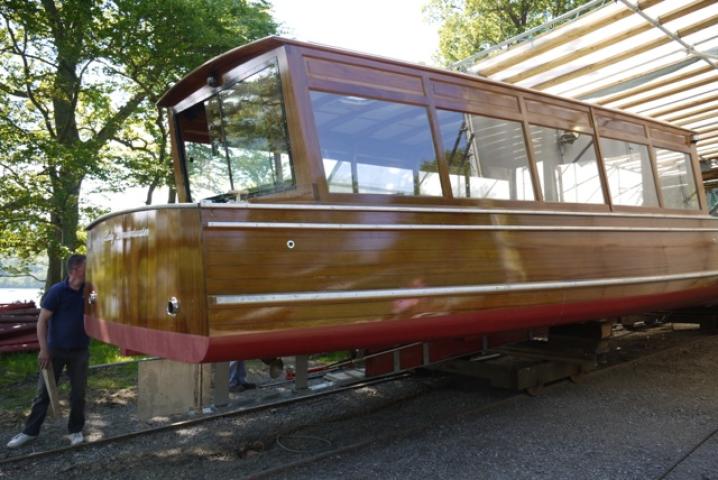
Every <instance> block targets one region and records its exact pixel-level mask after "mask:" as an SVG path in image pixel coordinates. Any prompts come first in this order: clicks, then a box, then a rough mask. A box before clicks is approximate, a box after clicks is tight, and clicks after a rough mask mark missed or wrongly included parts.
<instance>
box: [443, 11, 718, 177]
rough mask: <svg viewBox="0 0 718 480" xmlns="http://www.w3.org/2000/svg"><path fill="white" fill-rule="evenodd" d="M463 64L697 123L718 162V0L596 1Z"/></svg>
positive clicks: (709, 162)
mask: <svg viewBox="0 0 718 480" xmlns="http://www.w3.org/2000/svg"><path fill="white" fill-rule="evenodd" d="M454 68H457V69H459V70H462V71H466V72H470V73H475V74H477V75H480V76H482V77H486V78H490V79H493V80H500V81H503V82H507V83H512V84H515V85H518V86H522V87H529V88H532V89H536V90H541V91H544V92H546V93H551V94H555V95H559V96H562V97H571V98H575V99H578V100H583V101H587V102H591V103H594V104H596V105H601V106H603V107H607V108H613V109H617V110H621V111H625V112H629V113H635V114H639V115H643V116H649V117H653V118H655V119H657V120H661V121H665V122H669V123H671V124H673V125H676V126H680V127H683V128H687V129H690V130H693V131H694V132H696V135H695V137H694V140H693V141H694V144H695V147H696V150H697V153H698V155H699V157H700V159H701V161H702V168H703V170H704V179H707V178H708V177H707V176H706V173H708V172H706V170H708V169H710V168H711V166H713V167H715V166H717V165H718V1H716V0H638V1H637V0H594V1H591V2H588V3H586V4H585V5H583V6H581V7H579V8H577V9H575V10H572V11H571V12H568V13H566V14H564V15H562V16H560V17H557V18H555V19H553V20H551V21H550V22H548V23H546V24H544V25H542V26H539V27H537V28H534V29H532V30H530V31H527V32H525V33H523V34H521V35H519V36H517V37H514V38H511V39H508V40H506V41H505V42H502V43H501V44H498V45H495V46H493V47H491V48H488V49H485V50H482V51H480V52H478V53H476V54H475V55H472V56H471V57H469V58H467V59H465V60H463V61H461V62H458V63H457V64H455V65H454ZM711 173H713V172H711ZM711 176H712V175H711ZM709 177H710V176H709ZM716 178H718V175H716Z"/></svg>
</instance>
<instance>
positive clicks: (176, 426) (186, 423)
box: [0, 372, 410, 467]
mask: <svg viewBox="0 0 718 480" xmlns="http://www.w3.org/2000/svg"><path fill="white" fill-rule="evenodd" d="M409 375H410V373H408V372H402V373H398V374H391V375H384V376H381V377H376V378H372V379H369V380H363V381H358V382H353V383H351V384H346V385H342V386H337V387H334V388H328V389H326V390H322V391H319V392H314V393H306V394H298V395H296V396H294V397H291V398H286V399H282V400H276V401H271V402H266V403H262V404H259V405H254V406H251V407H243V408H238V409H234V410H230V411H227V412H221V413H216V414H211V415H204V416H201V417H198V418H192V419H188V420H182V421H178V422H174V423H171V424H167V425H162V426H159V427H153V428H147V429H144V430H139V431H136V432H130V433H124V434H121V435H115V436H110V437H107V438H102V439H99V440H94V441H91V442H85V443H82V444H79V445H75V446H70V445H68V446H65V447H59V448H54V449H51V450H44V451H40V452H33V453H30V454H27V455H19V456H14V457H9V458H5V459H2V460H0V467H2V466H5V465H10V464H17V463H22V462H32V461H36V460H38V459H40V458H46V457H51V456H55V455H63V454H67V453H72V452H77V451H81V450H85V449H91V448H99V447H102V446H106V445H109V444H112V443H117V442H124V441H128V440H132V439H136V438H138V437H143V436H149V435H153V434H157V433H162V432H167V431H172V430H181V429H186V428H190V427H195V426H198V425H201V424H204V423H209V422H212V421H215V420H218V419H222V418H231V417H239V416H242V415H251V414H253V413H257V412H261V411H263V410H268V409H272V408H278V407H283V406H288V405H292V404H295V403H298V402H303V401H308V400H313V399H316V398H320V397H325V396H328V395H334V394H338V393H342V392H346V391H349V390H355V389H359V388H365V387H368V386H372V385H378V384H381V383H386V382H391V381H394V380H397V379H400V378H406V377H408V376H409Z"/></svg>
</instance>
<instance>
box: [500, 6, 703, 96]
mask: <svg viewBox="0 0 718 480" xmlns="http://www.w3.org/2000/svg"><path fill="white" fill-rule="evenodd" d="M713 3H714V0H698V1H696V2H693V3H692V4H688V5H683V6H681V7H680V8H678V9H676V10H674V11H672V12H670V13H667V14H665V15H661V16H660V17H658V21H659V22H660V23H662V24H665V23H668V22H671V21H673V20H676V19H678V18H681V17H683V16H686V15H688V14H690V13H693V12H695V11H696V10H700V9H702V8H704V7H706V6H710V5H711V4H713ZM629 11H630V10H629ZM631 14H633V12H632V11H631ZM653 28H654V27H653V25H651V24H650V23H645V24H643V25H641V26H639V27H636V28H629V29H626V30H623V31H621V32H619V33H617V34H615V35H613V36H611V37H608V38H604V39H602V40H601V43H599V44H593V45H586V46H585V47H582V48H578V49H576V50H572V51H571V52H570V53H567V54H566V55H562V56H560V57H557V58H554V59H553V60H551V61H550V62H544V63H542V64H541V65H538V66H536V67H534V68H531V69H528V70H524V71H523V72H521V73H518V74H516V75H513V76H511V77H509V78H504V79H502V80H504V81H506V82H509V83H517V82H520V81H522V80H525V79H527V78H530V77H533V76H535V75H538V74H541V73H545V72H548V71H549V70H553V69H554V68H556V67H560V66H561V65H565V64H566V63H568V62H570V61H573V60H576V59H577V58H581V57H584V56H586V55H590V54H592V53H595V52H597V51H599V50H602V49H604V48H606V47H610V46H611V45H615V44H617V43H620V42H622V41H624V40H627V39H629V38H631V37H635V36H637V35H639V34H641V33H644V32H648V31H651V30H653ZM661 38H662V37H661ZM670 41H671V40H670V39H667V40H665V41H664V42H663V43H668V42H670Z"/></svg>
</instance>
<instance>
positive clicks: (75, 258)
mask: <svg viewBox="0 0 718 480" xmlns="http://www.w3.org/2000/svg"><path fill="white" fill-rule="evenodd" d="M86 260H87V257H86V256H85V255H77V254H76V255H70V258H68V259H67V273H70V272H71V271H72V270H73V269H75V268H77V267H80V266H82V264H83V263H85V261H86Z"/></svg>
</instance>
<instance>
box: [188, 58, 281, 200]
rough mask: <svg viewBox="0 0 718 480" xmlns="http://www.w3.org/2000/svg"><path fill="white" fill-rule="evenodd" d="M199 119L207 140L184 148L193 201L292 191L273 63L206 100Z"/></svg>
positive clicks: (277, 75) (275, 71)
mask: <svg viewBox="0 0 718 480" xmlns="http://www.w3.org/2000/svg"><path fill="white" fill-rule="evenodd" d="M203 114H204V116H205V118H206V126H207V134H208V135H207V137H206V138H205V139H204V142H202V143H199V142H192V143H189V142H188V143H187V144H186V145H185V149H186V157H187V173H188V176H189V185H190V192H191V195H192V198H193V199H201V198H207V197H218V198H217V199H222V198H226V194H228V193H229V194H231V197H233V198H249V197H253V196H259V195H264V194H268V193H275V192H279V191H284V190H288V189H291V188H294V185H295V180H294V168H293V165H292V158H291V155H290V152H289V142H288V136H287V127H286V119H285V114H284V103H283V100H282V90H281V82H280V78H279V69H278V67H277V65H276V63H272V64H271V65H269V66H267V67H265V68H264V69H262V70H260V71H259V72H257V73H255V74H253V75H251V76H249V77H247V78H245V79H244V80H240V81H239V82H237V83H235V84H234V85H232V86H231V87H229V88H227V89H226V90H223V91H222V92H220V93H219V95H217V96H214V97H212V98H210V99H208V100H207V101H205V102H204V112H203ZM183 133H184V132H183ZM185 137H186V135H185ZM205 142H206V143H205ZM203 143H204V144H203Z"/></svg>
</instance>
